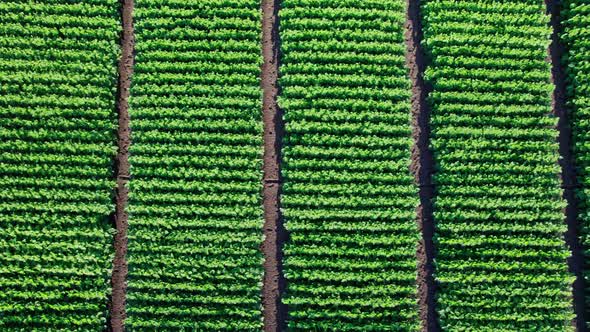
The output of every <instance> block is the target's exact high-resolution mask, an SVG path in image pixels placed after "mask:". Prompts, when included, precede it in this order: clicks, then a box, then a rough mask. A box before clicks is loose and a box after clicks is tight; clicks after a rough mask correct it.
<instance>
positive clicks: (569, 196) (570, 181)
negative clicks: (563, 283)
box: [545, 0, 587, 331]
mask: <svg viewBox="0 0 590 332" xmlns="http://www.w3.org/2000/svg"><path fill="white" fill-rule="evenodd" d="M545 5H546V6H547V14H549V15H551V26H552V28H553V33H552V34H551V44H550V45H549V49H548V59H547V61H549V62H550V63H551V82H552V83H553V84H554V86H555V88H554V90H553V94H552V96H551V97H552V98H551V107H552V112H553V114H554V115H555V116H556V117H557V118H558V119H559V121H558V124H557V129H558V131H559V136H558V142H559V154H560V155H561V156H562V157H563V158H562V159H561V160H560V162H559V164H560V166H561V184H562V186H563V198H564V199H565V200H566V202H567V207H566V208H565V211H564V213H565V222H566V223H567V232H566V234H565V241H566V244H567V246H568V247H569V248H570V251H571V256H570V257H569V259H568V265H569V270H570V273H572V274H573V275H574V276H575V277H576V280H575V281H574V284H573V294H572V296H573V303H574V313H575V315H576V317H575V318H574V321H573V322H572V324H573V325H574V326H575V327H576V329H577V331H587V328H586V325H585V324H584V322H585V317H584V311H585V300H584V289H585V285H584V276H583V269H584V253H583V248H582V245H581V243H580V238H579V235H580V231H581V229H580V227H581V225H580V224H579V221H578V219H577V216H578V208H577V202H576V195H575V190H576V187H577V180H576V170H575V167H574V156H573V153H572V144H573V142H572V128H571V124H570V118H569V116H568V112H567V107H566V104H565V102H566V76H565V69H564V68H563V66H562V64H561V59H562V56H563V55H564V53H565V48H564V45H563V44H562V43H561V40H560V38H559V35H560V34H561V32H562V26H561V22H560V17H559V13H560V7H561V6H560V1H559V0H545Z"/></svg>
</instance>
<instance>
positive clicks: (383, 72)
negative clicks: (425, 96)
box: [279, 0, 419, 331]
mask: <svg viewBox="0 0 590 332" xmlns="http://www.w3.org/2000/svg"><path fill="white" fill-rule="evenodd" d="M280 18H281V28H280V35H281V40H282V44H281V45H282V47H281V48H282V52H283V56H282V64H281V67H280V75H281V78H280V85H281V87H282V89H283V90H282V94H281V97H280V99H279V106H280V107H281V108H282V109H283V110H284V112H285V116H284V119H285V125H286V134H285V138H284V148H283V153H284V159H283V160H284V164H283V176H284V185H283V197H282V206H283V208H284V215H285V220H286V228H287V230H288V232H289V234H290V241H289V242H288V243H287V245H286V246H285V260H284V262H285V277H286V279H287V282H288V286H287V291H286V296H285V303H286V304H287V305H288V306H289V308H290V309H289V316H290V318H291V319H290V320H289V327H290V328H292V329H296V330H303V331H305V330H313V329H324V330H327V329H336V330H340V331H348V330H357V331H366V330H367V329H369V330H387V329H388V328H389V327H390V324H391V322H392V321H395V322H396V326H397V328H398V329H399V330H414V329H415V328H416V327H417V326H418V325H419V324H418V320H417V313H418V311H417V305H416V300H415V299H416V286H415V283H416V246H417V243H418V232H417V227H416V222H415V218H416V217H415V209H416V207H417V206H418V196H417V190H416V187H415V186H414V184H413V177H412V174H411V173H410V167H409V165H410V148H411V145H412V139H411V135H410V134H411V127H410V96H411V90H410V88H409V87H410V80H409V78H408V70H407V69H406V66H405V49H406V46H405V44H404V30H403V25H404V22H405V4H404V2H403V1H367V2H362V3H359V2H355V1H309V0H285V1H283V3H282V7H281V11H280Z"/></svg>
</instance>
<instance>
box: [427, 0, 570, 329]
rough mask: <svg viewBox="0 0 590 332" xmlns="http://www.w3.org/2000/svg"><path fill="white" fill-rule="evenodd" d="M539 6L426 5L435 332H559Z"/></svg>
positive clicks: (559, 241)
mask: <svg viewBox="0 0 590 332" xmlns="http://www.w3.org/2000/svg"><path fill="white" fill-rule="evenodd" d="M545 10H546V8H545V6H544V4H543V2H542V1H537V0H534V1H533V0H528V1H518V2H514V1H497V0H469V1H460V2H457V1H447V0H444V1H441V0H437V1H425V2H424V3H423V5H422V15H423V17H424V46H425V49H426V52H427V54H428V56H429V58H430V61H431V63H430V66H429V67H428V69H427V70H426V74H425V75H426V79H427V80H429V81H430V82H431V83H432V86H433V91H432V93H430V95H429V100H430V104H431V105H432V118H431V128H432V139H431V144H432V150H433V151H434V154H435V156H434V158H435V160H436V168H437V169H436V175H435V178H434V179H435V181H434V182H435V186H436V190H437V195H436V198H435V200H434V211H435V212H434V219H435V221H436V239H435V242H436V244H437V251H438V252H437V257H436V272H435V273H436V280H437V281H438V284H439V286H440V292H439V293H438V295H437V301H438V303H437V308H438V314H439V316H440V322H441V326H442V328H443V329H444V330H455V331H467V330H470V331H482V332H483V331H525V330H526V331H564V330H570V329H571V327H570V322H571V319H572V318H573V314H572V309H571V306H572V303H571V299H570V297H571V283H572V281H573V280H572V278H571V276H570V275H569V273H568V267H567V264H566V259H567V257H568V256H569V252H568V250H567V248H566V247H565V242H564V239H563V234H564V232H565V231H566V225H565V223H564V215H563V212H562V209H563V208H564V206H565V202H564V201H563V200H562V199H561V194H562V190H561V189H560V182H559V178H558V173H559V172H560V169H559V166H558V163H557V162H558V158H559V155H558V144H557V141H556V137H557V131H556V129H555V126H556V123H557V120H556V118H555V117H553V116H551V97H550V96H551V91H552V90H553V86H552V84H550V72H551V71H550V67H549V66H550V65H549V63H548V62H546V58H547V47H548V45H549V35H550V32H551V31H550V28H549V26H548V20H549V17H548V16H547V15H545Z"/></svg>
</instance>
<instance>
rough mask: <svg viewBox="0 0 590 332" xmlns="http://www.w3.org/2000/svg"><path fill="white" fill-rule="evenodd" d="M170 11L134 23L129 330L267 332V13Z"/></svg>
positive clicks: (223, 5) (148, 8)
mask: <svg viewBox="0 0 590 332" xmlns="http://www.w3.org/2000/svg"><path fill="white" fill-rule="evenodd" d="M165 3H166V6H165V7H163V8H162V5H163V3H162V1H160V0H141V1H137V2H136V6H135V14H134V15H135V36H136V47H135V50H136V52H137V54H136V57H135V62H136V64H135V74H134V77H133V83H132V88H131V97H130V111H129V115H130V118H131V119H132V120H131V121H132V122H131V130H132V139H133V145H132V148H131V151H130V154H131V157H130V160H129V162H130V164H131V173H132V174H133V181H130V184H129V186H130V194H129V214H130V215H129V243H128V250H129V254H128V255H127V257H128V258H127V260H128V264H129V274H128V280H129V281H128V283H129V286H128V289H127V293H128V295H127V315H128V319H127V326H128V327H129V328H130V329H133V330H142V329H178V328H185V329H195V330H203V329H208V330H234V331H245V330H259V329H260V326H261V317H260V304H259V302H260V295H259V294H260V285H259V284H260V280H261V278H262V255H261V253H260V251H259V249H258V247H259V245H260V242H261V239H262V235H261V233H260V230H261V227H262V208H261V206H260V178H261V172H260V168H261V155H262V149H261V147H260V146H261V144H262V137H261V133H262V129H261V128H262V123H261V121H260V108H261V102H260V94H261V92H260V88H259V76H260V62H261V61H260V42H259V38H260V13H259V4H258V2H257V1H222V2H220V1H203V0H194V1H166V2H165ZM195 13H198V15H195Z"/></svg>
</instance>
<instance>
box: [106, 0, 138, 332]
mask: <svg viewBox="0 0 590 332" xmlns="http://www.w3.org/2000/svg"><path fill="white" fill-rule="evenodd" d="M121 4H122V10H121V20H122V23H123V32H122V34H121V50H122V53H121V60H120V61H119V69H118V70H119V82H118V85H117V113H118V116H119V128H118V132H117V144H118V147H119V151H118V153H117V159H116V162H115V174H116V176H117V189H116V193H115V200H116V202H115V203H116V205H115V216H114V222H115V227H116V229H117V234H116V235H115V239H114V246H115V258H114V260H113V274H112V280H111V285H112V288H113V293H112V298H111V306H110V326H109V328H110V329H111V330H112V331H114V332H118V331H124V330H125V325H124V324H125V317H126V315H125V299H126V278H127V260H126V255H127V212H126V211H125V207H126V206H127V200H128V189H127V187H126V184H127V182H128V181H129V175H130V174H129V145H130V143H131V140H130V129H129V112H128V110H129V88H130V86H131V76H132V75H133V62H134V44H135V40H134V36H133V0H121Z"/></svg>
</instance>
